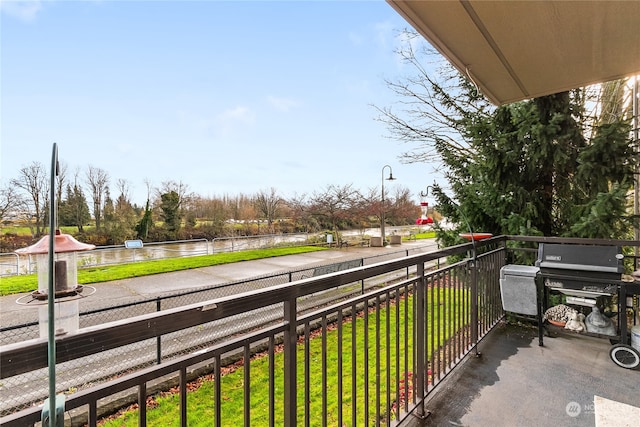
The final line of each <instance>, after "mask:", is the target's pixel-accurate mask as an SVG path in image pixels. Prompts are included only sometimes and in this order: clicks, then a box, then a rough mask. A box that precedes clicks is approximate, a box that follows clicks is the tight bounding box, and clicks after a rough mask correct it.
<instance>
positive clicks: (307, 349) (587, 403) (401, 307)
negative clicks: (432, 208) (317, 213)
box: [0, 236, 640, 427]
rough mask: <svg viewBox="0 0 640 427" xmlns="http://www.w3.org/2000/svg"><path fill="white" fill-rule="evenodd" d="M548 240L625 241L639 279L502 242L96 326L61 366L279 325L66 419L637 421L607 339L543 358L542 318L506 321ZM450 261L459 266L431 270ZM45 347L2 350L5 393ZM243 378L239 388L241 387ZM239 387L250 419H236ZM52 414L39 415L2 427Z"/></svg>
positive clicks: (195, 356)
mask: <svg viewBox="0 0 640 427" xmlns="http://www.w3.org/2000/svg"><path fill="white" fill-rule="evenodd" d="M542 240H544V241H554V242H565V243H586V244H603V245H604V244H607V245H611V244H616V245H621V246H624V247H625V249H629V250H628V251H626V252H628V254H629V256H628V260H627V262H628V263H630V265H632V267H631V268H634V269H635V257H634V256H632V255H631V253H632V252H633V251H632V249H633V247H634V246H640V242H635V241H619V242H618V241H609V240H607V241H597V240H589V241H586V240H581V239H565V240H560V239H548V238H547V239H544V238H543V239H536V238H526V237H519V238H518V237H506V236H499V237H494V238H491V239H487V240H482V241H479V242H476V243H475V245H474V244H472V243H468V244H464V245H459V246H455V247H450V248H445V249H442V250H438V251H433V252H429V253H421V254H416V255H409V256H406V257H403V258H400V259H395V260H390V261H384V262H379V263H376V264H372V265H366V266H360V267H355V268H351V269H348V270H345V271H340V272H335V273H329V274H326V275H321V276H317V277H310V278H305V279H301V280H297V281H294V282H292V283H286V284H282V285H277V286H271V287H269V288H265V289H256V290H246V291H244V292H242V293H239V294H234V295H229V296H226V297H220V298H216V299H211V300H206V301H200V302H197V303H194V304H191V305H188V306H181V307H176V308H171V309H168V310H164V311H160V312H158V313H151V314H146V315H142V316H138V317H134V318H130V319H127V320H122V321H116V322H110V323H106V324H101V325H96V326H92V327H88V328H84V329H81V330H80V331H79V332H78V333H76V334H73V335H70V336H63V337H60V338H59V339H58V340H57V341H56V349H57V357H56V360H57V363H58V366H59V370H68V371H69V370H74V369H75V370H81V369H100V367H99V364H98V362H97V361H98V360H100V359H101V358H102V357H103V356H104V355H105V354H111V355H112V356H111V357H116V358H127V360H130V359H129V358H130V357H131V356H130V355H131V354H133V353H135V352H136V351H138V352H139V351H140V350H135V349H136V348H138V349H139V348H140V347H136V346H139V345H141V343H155V342H156V341H158V340H160V339H162V338H163V337H167V336H172V337H175V336H177V335H176V334H185V333H188V332H191V333H198V332H199V331H205V330H214V331H219V330H226V329H225V328H228V325H229V324H231V323H236V324H237V323H239V322H243V321H244V319H267V320H265V322H263V323H260V324H255V323H252V324H251V325H252V326H251V328H248V329H247V330H245V331H243V332H242V333H234V334H233V335H231V336H229V335H228V334H227V335H224V334H219V338H217V339H213V340H210V341H209V342H207V343H205V344H199V345H198V346H194V348H193V349H192V350H191V351H190V352H189V353H188V354H182V355H177V356H175V357H167V358H163V359H162V360H160V362H161V363H157V364H148V365H145V366H140V367H139V369H136V370H132V371H131V372H129V373H126V374H124V375H121V376H117V377H115V378H109V379H107V380H105V381H104V382H102V383H97V384H96V385H93V386H88V387H80V386H79V385H78V387H77V391H75V390H76V388H75V386H73V387H72V386H70V385H69V384H65V385H63V386H59V389H58V392H59V393H60V392H63V391H65V390H66V391H68V390H69V389H71V388H73V389H74V391H75V392H73V393H69V394H67V395H66V401H65V411H66V412H65V419H66V420H67V422H68V424H72V425H84V424H88V425H90V426H94V425H97V423H98V421H99V420H100V419H101V418H103V417H104V416H106V415H108V414H109V413H110V412H112V411H113V408H114V407H116V406H126V405H129V404H136V403H137V406H138V408H139V409H138V410H136V411H135V417H136V419H137V421H136V424H138V425H142V426H144V425H166V423H167V422H168V421H170V422H171V424H172V425H173V424H175V425H178V424H179V425H198V423H201V424H202V425H218V426H221V425H241V424H244V425H286V426H298V425H309V426H310V425H331V426H335V425H338V426H343V425H353V426H355V425H367V426H368V425H388V426H390V425H411V426H421V425H474V426H475V425H478V426H484V425H487V426H499V425H509V426H511V425H541V424H542V423H549V422H553V423H554V424H558V425H579V426H590V425H593V426H599V427H603V426H607V425H612V426H613V425H615V426H621V425H625V424H623V423H622V421H625V420H631V423H635V422H636V421H637V419H638V418H637V417H638V412H637V411H640V410H639V409H637V408H633V407H632V406H629V405H635V406H638V404H637V402H638V397H639V396H638V391H637V384H638V383H639V380H640V371H636V370H629V369H623V368H620V367H618V366H616V365H615V364H614V363H613V362H612V361H611V360H610V359H609V349H610V348H611V343H610V342H609V340H606V339H601V338H595V337H591V336H579V335H577V334H557V336H556V337H553V338H552V337H545V339H544V346H542V347H541V346H539V345H538V328H537V326H536V319H535V317H534V318H520V319H517V320H518V323H515V322H508V323H507V322H505V314H504V312H503V310H502V303H501V299H500V284H499V278H500V270H501V268H502V267H503V266H504V265H506V264H507V263H513V261H512V260H514V259H517V260H518V263H521V264H523V263H529V265H531V264H532V263H533V261H534V260H535V251H536V247H537V244H538V243H539V242H540V241H542ZM626 252H625V253H626ZM443 257H458V259H460V261H458V262H451V263H449V264H448V265H446V266H444V267H437V266H434V263H433V262H434V261H435V260H438V259H442V258H443ZM450 259H454V258H450ZM371 283H375V285H374V286H370V284H371ZM365 284H369V285H367V286H365ZM328 295H330V296H331V298H327V296H328ZM273 313H276V315H275V316H272V315H271V314H273ZM194 331H195V332H194ZM130 347H132V348H134V350H127V349H128V348H130ZM46 348H47V343H46V340H42V339H35V340H30V341H27V342H25V343H18V344H9V345H5V346H2V347H0V366H1V371H0V380H1V381H2V383H3V386H4V387H11V385H12V384H17V383H18V382H19V380H18V378H21V377H22V376H26V375H29V374H30V373H33V372H38V370H42V369H44V368H45V367H46V365H47V351H46ZM123 355H127V356H123ZM259 364H262V365H265V366H267V368H266V370H265V372H266V375H265V376H264V377H263V376H262V374H258V373H259V372H263V371H262V370H261V368H260V366H259ZM230 366H233V367H234V369H233V370H230V369H229V367H230ZM230 372H233V375H237V376H239V378H240V382H239V384H241V386H240V390H237V389H233V390H232V389H230V388H228V387H230V386H229V383H228V382H227V380H228V379H229V378H230V376H229V375H230ZM204 375H206V376H207V378H208V381H210V382H211V384H212V387H211V392H210V405H209V407H208V408H207V412H206V413H207V414H209V415H208V416H207V419H206V421H203V420H201V419H195V418H194V417H193V416H191V417H190V413H191V412H192V410H191V406H190V404H191V403H190V402H191V397H190V393H187V390H188V389H191V387H190V386H189V383H190V381H194V380H195V379H196V378H198V377H202V376H204ZM60 387H63V389H60ZM167 387H174V390H175V395H176V396H177V398H176V399H175V404H174V405H173V407H172V408H169V409H165V411H166V412H165V414H168V415H164V418H162V421H158V418H157V417H155V416H154V411H155V409H152V406H154V405H153V404H152V403H151V404H150V399H149V397H150V396H153V395H155V394H156V393H157V392H158V390H159V389H161V388H167ZM16 388H17V387H16ZM20 390H21V392H22V391H23V388H21V389H20ZM261 390H266V391H267V392H266V393H262V392H261ZM232 392H233V393H234V396H238V397H237V399H239V400H240V401H241V404H239V407H241V408H242V410H241V411H239V413H236V414H231V415H230V414H228V412H226V411H225V406H227V405H229V403H228V401H229V396H230V395H231V393H232ZM262 394H264V395H266V396H267V397H266V399H265V401H261V402H258V401H257V396H258V395H262ZM148 405H149V406H148ZM633 417H635V418H633ZM40 418H41V407H38V406H33V407H30V408H27V409H24V410H21V411H19V412H15V413H12V414H10V415H7V416H5V417H3V418H1V419H0V424H2V425H3V426H7V427H8V426H25V425H33V424H37V423H38V422H39V421H40ZM543 420H544V421H543ZM547 420H551V421H547ZM607 422H609V423H610V424H606V423H607ZM629 425H633V424H629Z"/></svg>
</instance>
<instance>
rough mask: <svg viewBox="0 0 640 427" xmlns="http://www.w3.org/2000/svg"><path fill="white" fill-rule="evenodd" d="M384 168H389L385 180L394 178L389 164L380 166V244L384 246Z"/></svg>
mask: <svg viewBox="0 0 640 427" xmlns="http://www.w3.org/2000/svg"><path fill="white" fill-rule="evenodd" d="M386 168H389V178H387V181H393V180H394V179H395V178H394V177H393V170H392V169H391V166H389V165H384V166H383V167H382V208H381V212H380V240H381V242H380V244H381V245H382V246H383V247H384V243H385V240H386V239H385V234H384V170H385V169H386Z"/></svg>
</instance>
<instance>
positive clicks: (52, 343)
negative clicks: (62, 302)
mask: <svg viewBox="0 0 640 427" xmlns="http://www.w3.org/2000/svg"><path fill="white" fill-rule="evenodd" d="M57 175H58V146H57V145H56V143H55V142H54V143H53V152H52V155H51V183H50V187H49V283H48V286H49V290H48V291H47V292H48V293H47V296H48V298H47V308H48V317H49V346H48V348H49V427H55V426H56V418H57V416H56V340H55V333H56V328H55V286H54V283H53V282H54V277H55V262H54V261H55V259H54V257H55V239H56V235H55V228H56V223H55V220H56V218H55V217H56V203H55V202H56V200H55V198H56V197H55V194H56V191H55V188H56V176H57Z"/></svg>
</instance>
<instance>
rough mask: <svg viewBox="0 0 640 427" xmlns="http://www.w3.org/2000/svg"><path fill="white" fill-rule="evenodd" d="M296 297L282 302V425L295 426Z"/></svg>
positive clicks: (286, 426)
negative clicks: (284, 324)
mask: <svg viewBox="0 0 640 427" xmlns="http://www.w3.org/2000/svg"><path fill="white" fill-rule="evenodd" d="M296 311H297V307H296V298H295V297H291V298H289V300H287V301H285V303H284V320H285V322H286V323H287V328H286V329H285V331H284V352H283V355H284V426H285V427H296V426H297V420H296V414H297V405H298V404H297V396H296V387H297V384H296V382H297V378H296V369H297V360H296V341H297V333H296V323H297V322H296Z"/></svg>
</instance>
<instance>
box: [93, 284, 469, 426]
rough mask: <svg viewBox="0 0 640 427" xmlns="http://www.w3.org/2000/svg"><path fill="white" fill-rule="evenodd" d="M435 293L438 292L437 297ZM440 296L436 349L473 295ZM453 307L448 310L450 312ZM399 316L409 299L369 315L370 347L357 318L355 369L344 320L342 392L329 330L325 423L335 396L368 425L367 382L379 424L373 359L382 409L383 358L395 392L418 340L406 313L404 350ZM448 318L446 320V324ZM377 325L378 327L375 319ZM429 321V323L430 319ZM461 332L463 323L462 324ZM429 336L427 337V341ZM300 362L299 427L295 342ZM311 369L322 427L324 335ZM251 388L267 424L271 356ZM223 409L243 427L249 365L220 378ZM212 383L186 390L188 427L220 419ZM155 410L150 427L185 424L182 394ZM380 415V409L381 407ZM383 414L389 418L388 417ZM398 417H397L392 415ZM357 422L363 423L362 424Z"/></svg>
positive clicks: (255, 367) (279, 383) (258, 416)
mask: <svg viewBox="0 0 640 427" xmlns="http://www.w3.org/2000/svg"><path fill="white" fill-rule="evenodd" d="M434 293H435V295H434ZM434 296H435V297H436V298H438V300H439V301H448V302H449V304H444V305H438V306H436V308H435V310H436V311H435V312H434V313H431V312H429V313H428V314H427V315H428V316H431V317H433V318H434V324H435V325H437V326H436V328H437V329H439V331H430V334H433V336H434V337H435V340H436V346H437V347H439V346H441V345H442V344H444V343H445V342H446V341H448V340H449V339H450V338H452V337H451V336H450V334H455V333H456V331H453V327H454V326H456V325H453V323H452V319H453V318H458V314H459V311H460V310H461V309H462V307H464V305H463V304H462V299H463V298H468V294H467V292H466V291H460V290H455V289H436V290H433V289H431V290H429V291H428V295H427V298H428V299H431V298H433V297H434ZM411 306H412V297H409V301H408V307H411ZM447 306H449V307H450V308H449V309H446V308H445V307H447ZM398 310H400V312H399V319H401V322H402V321H404V318H405V317H404V316H405V314H404V311H405V304H404V301H403V302H402V303H401V304H400V306H399V307H398V306H396V305H395V304H392V305H391V306H390V307H383V308H382V309H381V312H380V317H379V319H376V316H375V314H369V315H368V326H367V327H368V335H369V341H368V343H365V342H364V340H363V338H364V328H365V321H364V318H363V316H362V313H361V314H360V315H359V316H357V318H356V322H355V328H356V331H357V332H356V349H355V351H356V365H355V366H352V362H351V354H352V341H351V340H352V334H351V332H352V327H353V326H352V322H351V319H346V320H345V322H344V323H343V325H342V343H341V344H342V357H341V359H342V390H341V392H340V393H339V390H338V388H337V387H338V369H337V368H338V366H339V361H338V358H339V357H340V353H339V352H338V331H337V329H336V328H333V329H332V330H330V331H329V332H328V333H327V340H326V341H327V349H326V358H327V377H328V378H327V389H326V397H327V417H328V420H327V422H328V425H332V426H335V425H337V422H338V420H337V414H338V403H339V402H338V395H341V396H342V405H343V407H342V411H343V417H344V418H343V419H344V420H345V422H346V423H347V424H349V422H350V420H351V411H352V406H351V405H352V400H353V399H355V401H356V418H357V419H358V420H361V421H364V419H365V416H364V390H365V378H366V377H368V387H369V415H368V418H369V421H370V423H371V422H372V421H373V420H375V414H376V407H375V396H376V387H377V384H376V376H377V375H378V372H377V371H376V369H375V365H374V363H375V355H376V348H379V349H380V360H381V369H380V373H379V374H380V378H381V379H382V381H381V382H380V393H381V397H382V404H381V406H384V404H385V403H384V402H385V399H386V381H385V380H384V379H385V378H386V375H387V368H386V366H385V361H386V357H387V351H388V352H389V357H390V360H391V363H390V367H389V374H390V375H391V387H395V378H396V374H397V373H396V360H397V358H398V355H397V354H396V340H397V339H399V340H400V341H399V342H400V353H401V355H404V354H408V355H409V357H410V360H409V363H408V366H412V365H413V359H412V355H413V335H412V333H411V331H412V327H413V315H412V312H411V310H410V311H409V313H407V315H408V324H409V328H408V331H409V335H408V336H407V337H406V339H407V342H408V346H407V347H406V348H405V345H404V342H405V336H404V326H402V327H401V328H400V334H401V335H400V336H399V337H398V336H396V318H397V317H396V312H397V311H398ZM387 316H389V319H388V321H389V327H388V329H387ZM444 319H447V322H445V321H444ZM378 320H379V322H378ZM376 323H379V325H380V330H379V336H380V337H381V341H382V342H376V339H375V337H376ZM429 324H431V322H429ZM457 326H458V327H460V325H457ZM387 331H388V332H389V337H390V342H391V345H390V346H389V348H387V347H386V334H387ZM430 340H431V338H429V340H428V341H429V342H431V341H430ZM365 349H366V351H367V352H368V357H369V372H368V373H367V372H365V370H364V363H363V361H364V359H365V357H364V354H365ZM428 353H429V354H428V356H429V357H430V356H431V355H432V353H433V349H428ZM297 358H298V363H297V367H298V372H297V376H298V387H297V390H298V396H297V399H298V414H299V419H298V423H302V421H303V416H304V415H303V414H304V410H305V408H304V402H305V396H304V389H305V385H304V382H303V381H304V378H305V375H304V371H303V370H304V366H305V363H304V361H305V351H304V345H303V344H298V350H297ZM309 358H310V360H309V362H310V363H309V365H310V372H309V374H308V375H309V378H310V399H309V401H310V413H309V419H310V425H312V426H320V425H321V420H322V412H323V409H322V393H323V390H324V387H323V384H322V339H321V338H313V339H311V340H310V349H309ZM401 360H402V363H401V364H400V366H401V371H400V372H399V373H398V376H399V378H400V379H401V381H400V383H401V384H403V383H404V379H405V378H407V379H408V381H409V382H411V381H412V379H413V375H412V372H405V371H404V361H403V359H401ZM274 364H275V376H276V377H275V406H276V407H275V425H282V424H283V415H282V414H283V411H284V407H283V404H282V402H283V377H282V371H283V364H284V360H283V355H282V353H278V354H276V356H275V361H274ZM250 369H251V375H250V376H251V390H250V418H251V425H253V426H268V425H269V413H268V408H269V406H268V403H269V390H268V387H267V385H268V379H269V358H268V357H267V356H261V357H258V358H256V359H254V360H252V362H251V366H250ZM352 373H355V380H356V390H357V394H356V396H352V394H351V385H352V381H353V378H354V376H352ZM221 389H222V394H223V396H222V404H221V408H220V410H221V417H222V418H221V419H222V421H223V425H229V426H236V425H243V424H244V420H243V416H244V368H243V367H242V366H239V367H238V368H237V369H235V370H232V371H231V372H229V373H227V374H226V375H223V377H222V384H221ZM409 390H411V385H409ZM390 392H391V400H392V401H395V396H396V390H395V389H392V390H390ZM213 398H214V382H213V380H211V379H204V380H202V381H201V383H200V384H199V388H197V389H196V390H194V391H191V392H189V393H188V397H187V407H188V414H189V426H210V425H212V423H213V420H214V416H215V411H216V408H215V405H214V403H213V402H214V400H213ZM156 402H157V407H155V408H153V409H149V410H148V412H147V422H148V425H149V426H174V425H175V426H178V425H179V420H180V412H179V411H180V407H179V396H178V395H177V394H167V395H164V396H162V397H158V398H157V399H156ZM381 411H382V409H381ZM137 416H138V411H137V410H130V411H127V412H125V413H124V414H122V415H121V416H119V417H118V418H115V419H111V420H109V421H107V422H106V423H105V424H104V426H105V427H116V426H117V427H121V426H131V427H133V426H137V425H138V424H137V422H138V421H137ZM383 416H384V414H383ZM392 417H393V416H392ZM359 425H364V422H363V423H362V424H359Z"/></svg>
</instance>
